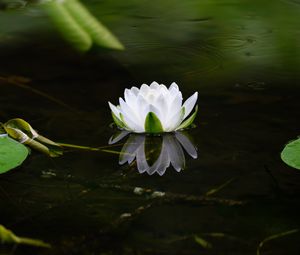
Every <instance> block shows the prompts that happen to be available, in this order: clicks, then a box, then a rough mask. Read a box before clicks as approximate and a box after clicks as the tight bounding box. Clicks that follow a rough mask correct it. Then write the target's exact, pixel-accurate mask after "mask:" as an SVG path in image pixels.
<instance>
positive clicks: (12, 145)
mask: <svg viewBox="0 0 300 255" xmlns="http://www.w3.org/2000/svg"><path fill="white" fill-rule="evenodd" d="M28 154H29V150H28V149H27V147H26V146H24V145H23V144H21V143H19V142H17V141H15V140H14V139H12V138H10V137H9V136H8V135H7V134H1V135H0V174H3V173H6V172H7V171H9V170H11V169H13V168H16V167H17V166H19V165H21V164H22V163H23V161H24V160H25V159H26V158H27V156H28Z"/></svg>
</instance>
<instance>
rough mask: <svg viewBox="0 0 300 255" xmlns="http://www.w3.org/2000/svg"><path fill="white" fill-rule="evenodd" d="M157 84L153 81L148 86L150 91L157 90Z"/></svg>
mask: <svg viewBox="0 0 300 255" xmlns="http://www.w3.org/2000/svg"><path fill="white" fill-rule="evenodd" d="M159 87H160V86H159V84H158V83H157V82H156V81H154V82H152V83H151V84H150V89H154V90H156V89H159Z"/></svg>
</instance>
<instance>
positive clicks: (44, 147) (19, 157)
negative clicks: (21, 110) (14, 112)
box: [0, 118, 63, 174]
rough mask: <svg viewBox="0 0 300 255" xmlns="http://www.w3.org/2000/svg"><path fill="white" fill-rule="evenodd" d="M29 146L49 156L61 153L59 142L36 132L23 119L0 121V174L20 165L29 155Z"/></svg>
mask: <svg viewBox="0 0 300 255" xmlns="http://www.w3.org/2000/svg"><path fill="white" fill-rule="evenodd" d="M29 148H32V149H34V150H37V151H40V152H42V153H44V154H46V155H48V156H50V157H57V156H60V155H62V154H63V151H62V148H61V146H60V145H59V144H57V143H55V142H53V141H51V140H50V139H48V138H46V137H44V136H42V135H40V134H38V132H37V131H36V130H34V129H33V128H32V127H31V125H30V124H29V123H28V122H26V121H25V120H23V119H19V118H16V119H11V120H9V121H7V122H5V123H0V174H3V173H6V172H7V171H9V170H12V169H14V168H16V167H17V166H19V165H21V164H22V163H23V161H24V160H25V159H26V158H27V156H28V155H29V152H30V150H29Z"/></svg>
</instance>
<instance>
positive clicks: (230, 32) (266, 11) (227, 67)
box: [0, 0, 300, 255]
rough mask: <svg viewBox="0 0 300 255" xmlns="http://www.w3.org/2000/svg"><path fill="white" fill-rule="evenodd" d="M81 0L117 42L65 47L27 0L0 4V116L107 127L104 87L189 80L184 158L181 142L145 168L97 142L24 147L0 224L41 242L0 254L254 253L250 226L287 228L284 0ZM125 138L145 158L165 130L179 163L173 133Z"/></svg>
mask: <svg viewBox="0 0 300 255" xmlns="http://www.w3.org/2000/svg"><path fill="white" fill-rule="evenodd" d="M83 2H84V3H86V4H87V6H88V7H89V8H91V10H92V11H93V13H94V14H95V15H96V16H97V17H99V18H100V19H101V20H102V21H103V23H105V24H107V25H108V26H109V28H110V29H111V30H112V31H114V32H115V34H116V35H117V36H118V37H119V38H120V40H121V41H122V42H123V43H124V44H125V46H126V50H125V51H124V52H108V51H103V50H99V49H97V48H95V49H93V50H92V51H91V52H89V53H87V54H77V53H76V52H74V51H72V50H71V49H70V48H69V46H68V45H67V44H65V42H64V41H63V40H62V39H61V38H60V36H59V35H58V33H57V32H56V30H55V28H54V27H53V26H52V24H51V23H50V22H49V20H48V19H47V17H46V16H45V15H44V14H43V13H42V12H41V11H40V10H39V9H38V8H37V7H36V6H34V5H33V6H31V7H29V8H27V9H26V8H25V9H17V10H10V11H8V10H7V11H0V24H1V26H0V59H1V62H0V75H1V80H0V88H1V94H0V105H1V108H0V117H1V121H5V120H8V119H10V118H14V117H20V118H24V119H26V120H28V121H29V122H30V123H31V124H32V126H33V127H34V128H36V129H37V130H38V131H39V132H40V133H42V134H44V135H46V136H48V137H50V138H52V139H54V140H56V141H59V142H64V143H71V144H78V145H87V146H93V147H99V146H106V145H108V142H109V139H110V137H111V136H112V135H113V134H114V133H115V131H116V130H115V129H113V128H111V127H110V123H111V122H112V120H111V115H110V111H109V108H108V105H107V101H112V102H114V103H117V99H118V97H119V96H121V95H122V93H123V91H124V89H125V88H128V87H131V86H139V85H140V84H142V83H150V82H152V81H153V80H156V81H158V82H160V83H164V84H166V85H169V84H170V83H171V82H173V81H175V82H177V83H178V84H179V86H180V87H181V90H182V91H183V94H184V96H185V97H188V96H189V95H191V94H192V93H193V92H194V91H198V92H199V99H198V105H199V115H198V117H197V119H196V122H195V124H196V125H197V127H196V128H194V129H191V130H187V131H186V132H185V135H187V136H189V139H190V141H191V143H189V142H187V141H186V140H185V143H184V144H185V145H186V147H187V146H188V147H189V150H188V152H190V154H191V155H192V156H193V157H194V158H196V154H195V151H193V149H192V148H193V145H192V144H194V145H195V146H196V147H197V158H196V159H193V157H191V156H189V153H188V152H185V166H186V167H185V169H184V170H181V171H179V172H178V171H176V170H174V169H173V168H172V167H170V168H168V169H167V170H166V171H165V174H164V175H162V176H160V175H159V174H158V173H154V174H153V175H149V174H147V173H143V174H140V173H139V171H138V170H137V164H136V162H133V163H131V164H127V163H125V164H123V165H119V155H117V154H112V153H106V152H93V151H84V150H69V151H67V152H66V153H65V154H64V156H63V157H60V158H55V159H53V158H49V157H47V156H45V155H42V154H40V153H37V152H34V151H33V152H32V154H31V156H30V157H29V158H28V159H27V160H26V161H25V163H24V164H23V165H22V166H21V167H19V168H18V169H16V170H14V171H11V172H9V173H7V174H4V175H1V176H0V200H1V203H0V216H1V221H0V224H3V225H5V226H6V227H7V228H9V229H12V230H13V231H14V232H15V233H17V234H19V235H22V236H27V237H34V238H39V239H42V240H45V241H47V242H49V243H51V244H52V245H53V248H52V249H49V250H48V249H46V250H45V249H36V248H28V247H18V248H17V249H14V250H13V249H12V247H11V246H5V247H3V246H1V248H0V254H230V255H232V254H256V251H257V248H258V245H259V243H260V242H261V241H263V240H264V239H266V238H268V237H270V236H272V235H277V234H280V233H285V232H286V231H290V230H294V229H299V228H300V226H299V223H300V221H299V215H300V206H299V204H300V203H299V202H300V173H299V171H297V170H294V169H292V168H289V167H288V166H286V165H285V164H284V163H283V162H282V161H281V159H280V151H281V150H282V149H283V147H284V145H285V144H286V143H287V142H288V141H289V140H291V139H294V138H296V137H297V136H298V135H299V133H300V121H299V120H300V111H299V109H300V101H299V96H300V83H299V78H300V72H299V71H300V70H299V66H300V19H299V15H300V2H299V1H297V0H294V1H293V0H290V1H289V0H281V1H280V0H277V1H253V0H252V1H246V0H245V1H242V0H240V1H238V0H231V1H230V0H228V1H226V0H220V1H213V0H211V1H209V0H206V1H196V0H189V1H177V0H176V1H167V0H164V1H156V0H155V1H135V0H130V1H117V0H114V1H108V0H103V1H100V0H99V1H97V0H94V1H92V0H91V1H83ZM16 84H23V85H24V84H25V85H26V86H27V87H25V88H24V86H23V87H22V86H17V85H16ZM36 90H38V91H42V92H43V93H45V95H40V94H39V93H38V92H37V91H36ZM50 97H51V98H50ZM53 98H54V99H53ZM126 139H127V138H124V139H123V140H121V141H120V142H117V143H116V145H115V146H114V147H110V148H109V149H111V150H115V151H121V150H122V147H123V145H124V146H125V142H126ZM129 139H131V142H132V140H133V141H134V143H139V145H140V146H141V147H142V148H143V143H144V142H146V141H147V144H149V146H148V147H147V146H146V147H147V148H148V153H149V155H150V156H149V157H150V158H151V159H152V163H153V162H155V160H156V159H157V157H158V154H159V153H162V152H164V153H166V152H165V151H163V150H162V149H161V150H160V151H158V152H157V151H155V150H156V148H158V147H160V146H157V144H159V145H161V144H164V145H165V146H167V147H168V146H175V147H176V148H177V149H175V151H176V152H178V151H179V152H178V155H179V156H178V157H175V158H173V159H172V160H173V161H176V160H177V161H178V164H179V165H180V166H181V165H183V157H182V149H178V147H179V148H180V146H181V145H179V144H180V143H179V142H178V140H176V137H174V136H170V137H167V138H159V137H156V138H153V139H152V140H151V138H144V137H133V136H130V138H129ZM163 139H166V140H163ZM185 139H187V138H185ZM127 141H128V140H127ZM129 142H130V140H129ZM166 144H167V145H166ZM174 144H175V145H174ZM123 148H124V147H123ZM123 152H126V147H125V148H124V149H123ZM180 155H181V156H180ZM121 160H122V159H121ZM123 161H124V162H125V159H124V158H123ZM150 161H151V160H149V162H150ZM150 164H151V162H150ZM144 170H145V169H144ZM160 173H161V174H162V172H160ZM137 187H140V188H141V189H139V188H137ZM161 192H164V193H161ZM195 235H197V236H198V237H200V238H202V239H204V240H206V241H207V242H209V243H210V244H211V248H203V247H202V246H201V245H199V244H198V243H196V242H195V241H194V236H195ZM299 238H300V232H298V233H294V234H290V235H285V236H282V237H278V238H274V239H273V240H270V241H268V242H266V243H265V244H264V245H263V247H262V249H261V250H260V252H261V254H276V255H278V254H289V255H290V254H293V255H296V254H299V253H300V244H299Z"/></svg>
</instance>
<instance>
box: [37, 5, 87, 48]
mask: <svg viewBox="0 0 300 255" xmlns="http://www.w3.org/2000/svg"><path fill="white" fill-rule="evenodd" d="M66 2H68V0H67V1H66ZM43 6H44V9H45V11H46V12H47V14H48V16H49V17H50V18H51V20H52V21H53V23H54V24H55V25H56V27H57V29H58V30H60V32H61V34H62V36H63V37H64V38H65V40H66V41H68V42H69V43H70V44H71V45H72V46H73V47H74V48H75V49H77V50H78V51H88V50H89V49H90V48H91V47H92V44H93V42H92V38H91V36H90V35H89V33H88V32H87V31H85V29H84V28H83V27H82V26H80V24H78V22H77V21H76V20H75V19H74V17H72V16H71V15H70V13H69V11H68V10H67V9H66V7H65V6H64V5H63V4H62V3H61V2H59V1H50V2H47V3H45V4H43Z"/></svg>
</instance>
